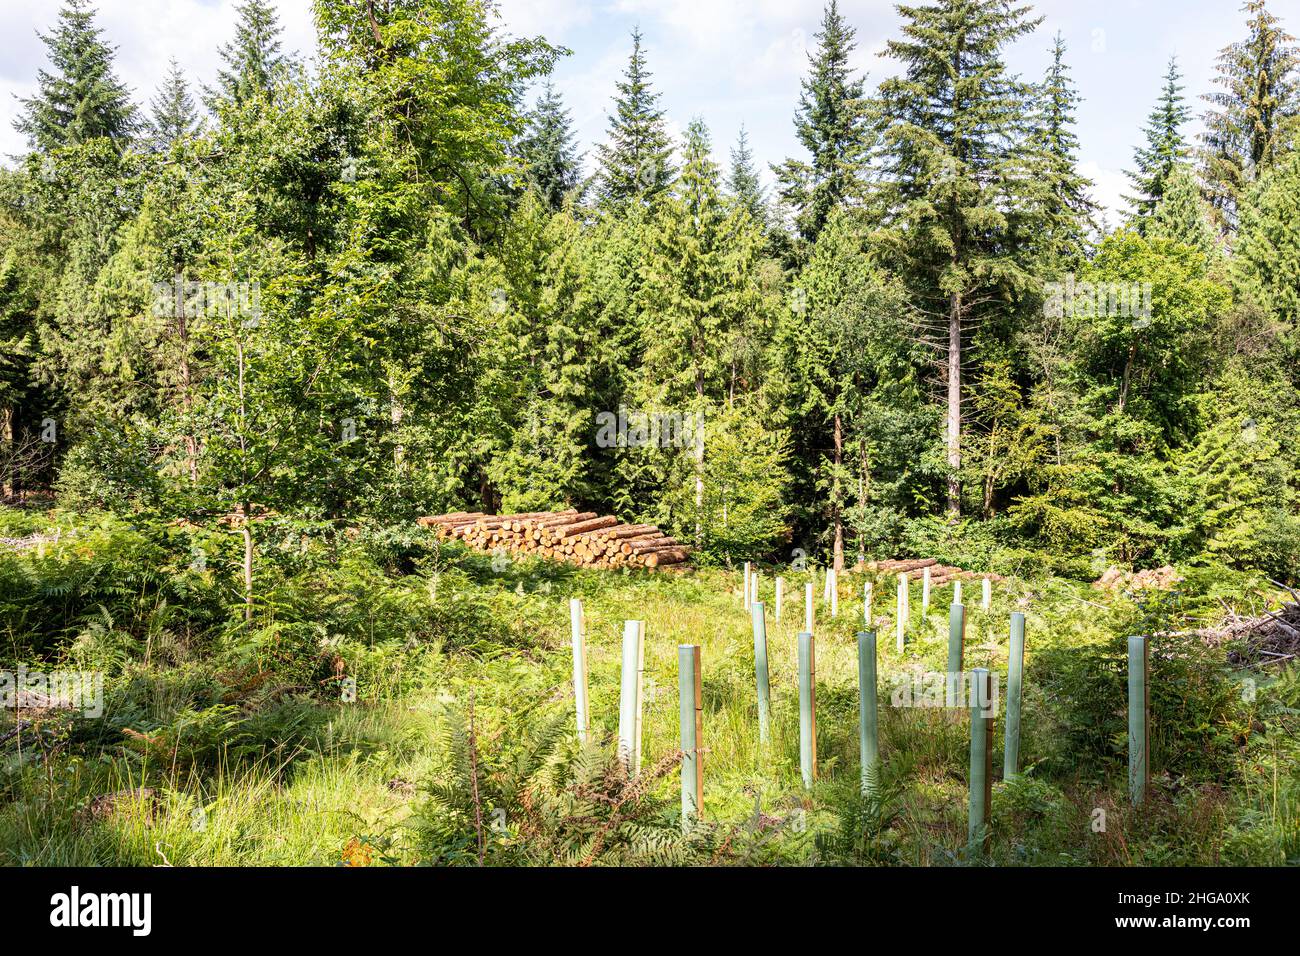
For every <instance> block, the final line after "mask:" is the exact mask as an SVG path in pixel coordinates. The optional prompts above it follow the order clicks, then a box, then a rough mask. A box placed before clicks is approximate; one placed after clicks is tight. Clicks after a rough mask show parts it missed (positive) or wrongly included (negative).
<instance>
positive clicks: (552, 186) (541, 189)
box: [519, 81, 580, 211]
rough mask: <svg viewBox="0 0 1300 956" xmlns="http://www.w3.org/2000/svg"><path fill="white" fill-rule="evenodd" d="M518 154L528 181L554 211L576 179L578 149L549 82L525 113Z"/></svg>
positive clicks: (563, 110) (576, 182)
mask: <svg viewBox="0 0 1300 956" xmlns="http://www.w3.org/2000/svg"><path fill="white" fill-rule="evenodd" d="M519 157H520V159H522V160H523V163H524V166H525V168H526V175H527V177H528V181H529V182H530V183H531V184H532V186H533V188H534V189H536V190H537V192H538V194H539V195H541V197H542V198H543V199H545V200H546V203H547V205H548V206H550V208H551V209H552V210H553V211H554V210H558V209H559V208H560V207H561V206H563V205H564V199H565V197H566V196H567V195H569V193H571V192H572V191H573V190H574V189H576V188H577V186H578V182H579V179H580V177H579V172H578V161H579V156H578V151H577V147H575V146H574V144H573V121H572V120H571V119H570V117H569V111H568V110H567V109H565V108H564V101H563V100H562V99H561V98H560V94H559V93H557V92H555V86H554V85H553V84H552V83H550V82H549V81H548V82H547V84H546V87H545V88H544V90H543V91H542V96H541V98H540V99H539V100H538V101H537V106H536V107H535V108H534V109H533V111H532V112H531V113H529V115H528V129H527V130H526V131H525V133H524V135H523V136H522V137H521V138H520V141H519Z"/></svg>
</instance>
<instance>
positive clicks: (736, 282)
mask: <svg viewBox="0 0 1300 956" xmlns="http://www.w3.org/2000/svg"><path fill="white" fill-rule="evenodd" d="M683 159H684V163H683V166H682V171H681V176H680V177H679V178H678V180H677V182H676V183H675V184H674V187H673V189H672V191H671V192H670V194H669V195H668V197H667V198H666V200H665V201H664V202H663V204H662V206H661V207H660V210H659V214H658V216H657V217H656V219H657V222H656V225H657V228H656V229H655V230H653V233H652V240H651V247H650V250H649V253H648V255H647V261H646V263H645V275H646V280H645V285H644V286H643V287H642V289H641V290H640V305H641V312H642V315H643V316H644V317H645V319H644V321H643V324H642V334H643V336H644V341H643V346H642V347H643V358H642V362H643V364H642V370H641V371H642V375H641V376H640V378H641V379H642V383H643V384H642V385H641V386H640V387H639V394H640V397H641V398H642V399H643V401H644V402H645V405H646V406H647V407H651V408H665V409H671V410H673V411H674V412H676V413H679V414H690V415H692V416H697V417H696V418H694V419H693V420H692V421H693V422H698V421H702V420H701V419H700V418H699V417H698V416H703V415H705V414H707V413H708V412H709V409H710V407H711V406H713V405H715V404H716V403H717V402H719V401H721V400H722V399H723V398H724V396H725V395H726V394H727V386H728V376H727V373H728V371H729V368H728V363H727V360H726V359H727V356H726V352H725V349H723V348H720V347H719V345H720V343H724V342H726V341H727V339H728V337H729V334H730V332H731V331H732V329H733V328H734V326H735V325H736V324H737V323H738V322H739V321H740V319H741V317H742V316H743V315H744V314H746V313H747V312H750V311H753V310H754V301H753V300H754V287H755V284H756V279H755V276H754V274H753V271H752V270H753V268H754V262H755V256H754V252H755V251H756V250H757V248H758V245H759V238H758V234H757V229H756V228H755V227H754V226H753V225H752V224H750V225H748V226H747V227H740V226H738V224H737V223H736V222H735V213H734V212H733V213H732V214H729V213H728V210H727V207H726V204H725V203H724V202H723V197H722V192H721V182H720V178H721V177H720V173H719V170H718V168H717V166H716V164H715V163H714V162H713V159H712V156H711V154H710V142H709V132H708V129H707V128H706V127H705V126H704V124H703V122H701V121H700V120H695V121H693V122H692V123H691V125H690V127H689V128H688V131H687V137H686V146H685V149H684V156H683ZM689 444H690V446H691V447H690V451H691V452H692V453H693V455H694V460H693V463H692V466H691V469H690V480H691V483H692V484H693V488H694V491H693V500H694V502H695V506H694V507H695V520H694V522H693V524H694V528H693V531H694V533H695V534H696V536H697V538H698V536H699V535H700V534H701V533H702V530H703V529H702V524H701V519H700V515H701V514H702V510H703V506H704V505H703V502H704V487H703V481H704V459H703V456H704V448H703V445H702V444H701V443H698V442H690V443H689Z"/></svg>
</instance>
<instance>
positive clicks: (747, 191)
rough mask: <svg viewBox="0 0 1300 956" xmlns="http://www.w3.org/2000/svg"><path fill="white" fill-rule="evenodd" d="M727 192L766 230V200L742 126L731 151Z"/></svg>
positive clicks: (746, 132)
mask: <svg viewBox="0 0 1300 956" xmlns="http://www.w3.org/2000/svg"><path fill="white" fill-rule="evenodd" d="M727 192H728V193H730V194H731V197H732V199H734V200H735V202H736V203H737V204H738V205H739V206H740V207H741V208H742V209H744V210H745V211H746V212H747V213H749V218H750V219H752V220H754V222H755V224H756V225H757V226H758V227H759V228H760V229H762V230H763V231H766V230H767V199H766V197H765V196H764V189H763V184H762V182H761V181H760V180H759V178H758V169H757V168H756V167H755V166H754V150H753V149H752V148H751V147H750V145H749V132H748V131H747V130H746V129H745V127H744V125H743V124H742V125H741V127H740V136H739V137H738V138H737V139H736V145H735V147H734V148H733V149H732V150H731V172H730V174H729V175H728V176H727Z"/></svg>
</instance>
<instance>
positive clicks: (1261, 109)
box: [1201, 0, 1300, 232]
mask: <svg viewBox="0 0 1300 956" xmlns="http://www.w3.org/2000/svg"><path fill="white" fill-rule="evenodd" d="M1243 10H1244V11H1245V12H1247V13H1249V14H1250V19H1249V21H1248V22H1247V29H1248V30H1249V32H1250V35H1249V37H1248V38H1247V39H1246V40H1245V41H1243V42H1238V43H1233V44H1230V45H1229V46H1227V47H1225V48H1224V50H1223V52H1222V53H1220V54H1219V66H1218V71H1219V75H1218V76H1217V77H1216V78H1215V80H1214V82H1215V83H1216V84H1217V85H1218V86H1219V87H1220V89H1219V90H1218V91H1216V92H1214V93H1209V94H1207V95H1206V96H1205V99H1206V100H1207V101H1208V102H1209V103H1210V104H1211V105H1212V106H1211V109H1210V110H1209V111H1208V112H1207V113H1206V116H1205V126H1206V131H1205V133H1203V134H1202V136H1201V139H1202V141H1203V143H1204V148H1203V149H1202V150H1201V164H1202V177H1203V179H1204V180H1205V184H1206V197H1207V198H1208V199H1209V201H1210V206H1211V208H1212V209H1213V210H1214V217H1215V222H1216V224H1217V225H1218V226H1219V228H1221V229H1223V230H1224V231H1226V232H1232V231H1234V230H1235V229H1236V228H1237V206H1238V204H1239V203H1240V202H1241V199H1242V196H1243V194H1244V193H1245V192H1246V191H1247V190H1248V189H1249V188H1250V186H1251V184H1252V183H1254V182H1255V181H1256V180H1257V179H1258V178H1259V176H1260V175H1261V174H1262V173H1263V172H1264V171H1265V170H1266V169H1268V167H1269V166H1270V165H1272V164H1273V163H1274V162H1275V161H1276V159H1277V158H1278V156H1279V155H1280V154H1281V153H1282V152H1283V151H1284V150H1285V149H1287V148H1288V146H1289V145H1290V142H1291V138H1292V137H1293V136H1294V135H1295V126H1296V123H1297V117H1298V116H1300V51H1297V49H1296V47H1294V46H1293V45H1292V44H1293V43H1294V41H1295V37H1293V36H1291V35H1290V34H1288V33H1287V32H1286V31H1285V30H1283V28H1282V25H1281V21H1279V20H1278V18H1277V17H1275V16H1274V15H1273V14H1272V13H1270V12H1269V11H1268V9H1267V7H1266V6H1265V2H1264V0H1248V2H1247V3H1246V5H1245V7H1244V8H1243Z"/></svg>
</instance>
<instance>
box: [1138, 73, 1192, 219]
mask: <svg viewBox="0 0 1300 956" xmlns="http://www.w3.org/2000/svg"><path fill="white" fill-rule="evenodd" d="M1181 80H1182V74H1181V73H1180V72H1179V71H1178V60H1177V58H1171V59H1170V61H1169V70H1168V72H1166V73H1165V85H1164V88H1163V89H1162V90H1161V93H1160V101H1159V102H1158V103H1157V104H1156V108H1155V109H1154V110H1152V111H1151V115H1150V116H1149V117H1148V119H1147V125H1146V131H1145V132H1146V139H1147V144H1146V146H1142V147H1139V148H1138V149H1137V150H1136V152H1135V153H1134V157H1133V160H1134V165H1135V166H1136V169H1134V170H1132V171H1131V172H1127V173H1126V175H1127V176H1128V178H1129V179H1130V180H1131V181H1132V183H1133V186H1134V189H1135V195H1133V196H1125V197H1124V198H1125V199H1127V200H1128V203H1129V205H1130V206H1131V207H1132V210H1131V212H1130V213H1129V222H1130V223H1131V224H1132V225H1134V226H1136V227H1137V230H1138V232H1139V233H1140V234H1143V235H1145V233H1146V219H1147V218H1148V217H1150V215H1151V214H1152V213H1153V212H1155V209H1156V206H1158V205H1159V204H1160V200H1161V198H1162V197H1163V196H1164V194H1165V182H1166V180H1168V178H1169V176H1170V174H1171V173H1173V171H1174V168H1175V167H1176V166H1178V165H1179V164H1180V163H1183V162H1186V160H1187V157H1188V156H1189V155H1190V154H1191V149H1190V147H1189V146H1188V145H1187V140H1185V139H1184V138H1183V127H1184V126H1185V125H1186V124H1187V122H1188V120H1190V119H1191V117H1192V111H1191V108H1190V107H1188V106H1187V104H1186V102H1185V101H1184V97H1183V85H1182V83H1181V82H1180V81H1181Z"/></svg>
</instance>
